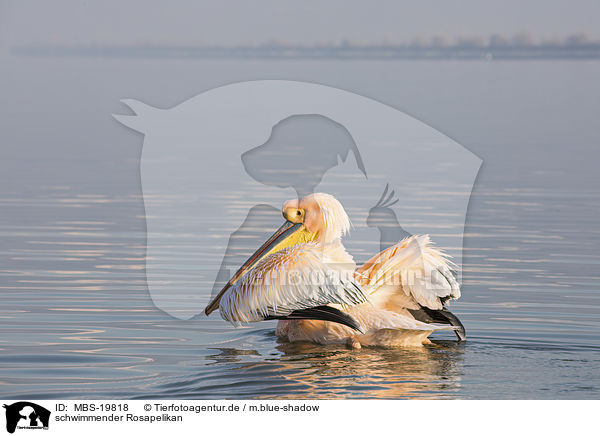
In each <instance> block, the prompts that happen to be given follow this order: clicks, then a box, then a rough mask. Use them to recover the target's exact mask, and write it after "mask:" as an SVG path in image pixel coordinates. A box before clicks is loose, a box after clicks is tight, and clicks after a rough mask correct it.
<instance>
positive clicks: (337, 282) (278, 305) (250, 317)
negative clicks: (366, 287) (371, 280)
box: [219, 243, 367, 323]
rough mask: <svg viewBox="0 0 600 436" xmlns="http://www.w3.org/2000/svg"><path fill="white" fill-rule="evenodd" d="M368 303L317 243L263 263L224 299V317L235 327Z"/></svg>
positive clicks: (282, 253) (227, 293)
mask: <svg viewBox="0 0 600 436" xmlns="http://www.w3.org/2000/svg"><path fill="white" fill-rule="evenodd" d="M365 301H367V297H366V296H365V295H364V294H363V292H362V290H361V289H360V287H359V285H358V284H357V283H356V281H355V280H354V278H353V277H352V275H351V274H349V275H348V276H347V277H344V276H343V274H341V273H340V272H339V271H337V270H335V269H333V268H330V267H329V266H328V265H327V264H326V262H325V259H324V258H323V255H322V251H321V250H319V249H318V248H317V247H316V244H314V243H305V244H299V245H295V246H293V247H289V248H285V249H283V250H281V251H278V252H276V253H273V254H270V255H269V256H267V257H265V258H264V259H262V260H261V261H260V262H259V263H258V264H257V265H256V266H255V267H254V268H253V269H252V270H250V271H249V272H248V273H246V274H245V275H244V276H243V277H241V278H240V279H239V280H238V281H237V282H236V283H235V284H234V285H233V286H232V287H231V288H230V289H229V290H228V291H227V292H226V293H225V294H224V295H223V297H222V299H221V302H220V304H219V311H220V313H221V316H222V317H223V318H224V319H226V320H227V321H230V322H233V323H242V322H252V321H261V320H263V319H265V318H268V317H277V316H286V315H289V314H290V313H291V312H293V311H294V310H299V309H308V308H311V307H315V306H321V305H325V304H342V305H355V304H359V303H363V302H365Z"/></svg>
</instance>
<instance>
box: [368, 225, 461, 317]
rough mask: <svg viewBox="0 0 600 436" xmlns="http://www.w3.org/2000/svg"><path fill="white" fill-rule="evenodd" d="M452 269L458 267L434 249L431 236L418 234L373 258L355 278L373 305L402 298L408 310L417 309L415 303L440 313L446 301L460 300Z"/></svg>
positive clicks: (458, 288)
mask: <svg viewBox="0 0 600 436" xmlns="http://www.w3.org/2000/svg"><path fill="white" fill-rule="evenodd" d="M451 267H455V265H453V264H452V263H451V262H450V261H448V259H447V258H446V255H445V254H444V253H442V252H441V251H440V250H439V249H437V248H434V247H433V246H432V243H431V240H430V239H429V236H428V235H415V236H410V237H408V238H405V239H403V240H402V241H400V242H399V243H398V244H396V245H394V246H392V247H390V248H388V249H386V250H384V251H382V252H381V253H379V254H378V255H376V256H374V257H373V258H371V259H370V260H369V261H368V262H367V263H365V264H364V265H363V266H362V267H360V268H359V269H358V270H357V271H356V273H357V274H356V278H357V280H358V282H359V283H360V284H361V285H362V286H363V287H364V288H365V291H366V292H367V293H368V294H369V295H370V297H371V298H372V299H373V300H374V304H380V305H385V303H386V300H390V299H395V300H396V301H398V300H399V299H400V300H401V301H402V305H403V306H404V307H405V308H408V309H418V308H419V307H418V306H416V305H415V304H414V303H415V302H416V303H418V305H420V306H424V307H427V308H430V309H436V310H439V309H442V308H443V306H444V304H445V303H446V301H447V300H449V299H457V298H459V297H460V287H459V285H458V283H457V281H456V279H455V278H454V275H453V274H452V271H451V270H450V268H451ZM399 297H400V298H399ZM411 302H412V305H413V307H410V306H411ZM396 305H397V304H396Z"/></svg>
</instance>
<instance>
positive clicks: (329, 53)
mask: <svg viewBox="0 0 600 436" xmlns="http://www.w3.org/2000/svg"><path fill="white" fill-rule="evenodd" d="M11 53H12V54H14V55H17V56H35V57H39V56H43V57H100V58H136V59H143V58H148V59H152V58H162V59H164V58H172V59H315V60H318V59H340V60H344V59H348V60H488V61H490V60H538V59H540V60H541V59H549V60H552V59H563V60H590V59H600V44H597V43H594V44H585V45H580V46H577V45H575V46H555V45H535V46H460V45H455V46H447V47H432V46H425V47H423V46H411V45H372V46H353V45H339V46H293V45H290V46H284V45H260V46H238V47H227V46H183V45H128V46H125V45H123V46H119V45H92V44H89V45H51V44H48V45H24V46H16V47H13V48H12V49H11Z"/></svg>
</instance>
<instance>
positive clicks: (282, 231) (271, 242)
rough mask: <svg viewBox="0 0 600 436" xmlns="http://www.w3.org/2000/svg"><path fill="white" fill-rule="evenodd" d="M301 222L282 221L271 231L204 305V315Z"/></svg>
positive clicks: (217, 304)
mask: <svg viewBox="0 0 600 436" xmlns="http://www.w3.org/2000/svg"><path fill="white" fill-rule="evenodd" d="M302 226H303V224H302V223H293V222H291V221H286V222H285V223H283V225H282V226H281V227H279V229H278V230H277V231H276V232H275V233H273V235H272V236H271V237H270V238H269V239H267V241H266V242H265V243H264V244H262V245H261V246H260V248H259V249H258V250H256V252H255V253H254V254H253V255H252V256H250V257H249V258H248V260H247V261H246V262H244V264H243V265H242V266H241V267H240V269H238V270H237V272H236V273H235V274H234V275H233V277H232V278H231V279H229V281H228V282H227V284H226V285H225V287H224V288H223V289H221V292H219V293H218V294H217V296H216V297H215V298H213V300H212V301H211V302H210V303H209V304H208V306H206V309H204V313H205V314H206V315H210V314H211V313H212V312H214V311H215V310H217V308H218V307H219V301H221V297H222V296H223V294H224V293H225V292H226V291H227V290H228V289H229V288H230V287H231V286H232V285H233V284H234V283H235V282H237V281H238V280H239V279H240V277H242V276H243V275H244V274H246V272H248V271H249V270H250V269H252V267H253V266H254V265H256V263H257V262H258V261H259V260H260V259H262V258H263V257H264V256H265V255H266V254H268V253H269V252H270V251H271V250H272V249H273V248H274V247H276V246H277V244H279V243H280V242H282V241H284V240H285V239H286V238H288V237H289V236H290V235H292V234H293V233H296V232H297V231H298V230H299V229H300V228H301V227H302Z"/></svg>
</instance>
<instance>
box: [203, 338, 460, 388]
mask: <svg viewBox="0 0 600 436" xmlns="http://www.w3.org/2000/svg"><path fill="white" fill-rule="evenodd" d="M269 336H271V335H269ZM216 350H218V351H219V353H215V354H211V355H209V356H206V359H207V360H209V361H211V363H209V365H223V366H224V368H223V369H224V370H225V371H226V374H227V380H228V382H232V381H235V380H239V381H245V382H247V381H248V380H250V379H252V377H253V376H258V377H260V382H261V384H262V385H263V386H264V385H266V386H270V387H271V388H272V390H273V392H269V390H268V389H267V390H265V389H262V388H261V389H258V390H257V392H255V393H254V394H253V395H252V396H253V397H255V398H279V399H282V398H287V399H307V398H314V399H316V398H387V399H392V398H412V397H417V398H423V399H437V398H454V397H456V395H455V394H456V393H457V392H459V391H460V388H461V375H462V372H463V369H462V365H463V352H464V345H463V344H457V343H456V342H453V341H438V342H437V343H434V344H432V345H430V346H426V347H423V348H405V349H382V348H363V349H361V350H350V349H348V348H346V347H343V346H321V345H314V344H310V343H287V342H286V343H281V342H280V343H279V344H278V345H277V346H276V347H275V350H277V352H278V353H273V354H275V355H274V356H265V357H261V355H260V353H259V351H258V350H245V349H234V348H220V349H216ZM248 356H252V357H253V359H248ZM256 357H258V358H259V359H256Z"/></svg>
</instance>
